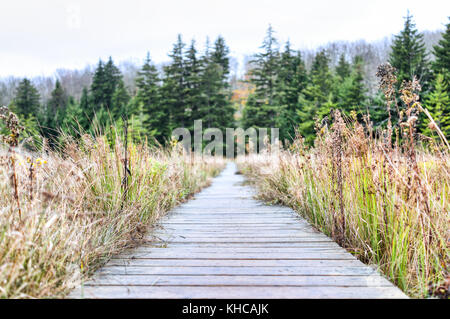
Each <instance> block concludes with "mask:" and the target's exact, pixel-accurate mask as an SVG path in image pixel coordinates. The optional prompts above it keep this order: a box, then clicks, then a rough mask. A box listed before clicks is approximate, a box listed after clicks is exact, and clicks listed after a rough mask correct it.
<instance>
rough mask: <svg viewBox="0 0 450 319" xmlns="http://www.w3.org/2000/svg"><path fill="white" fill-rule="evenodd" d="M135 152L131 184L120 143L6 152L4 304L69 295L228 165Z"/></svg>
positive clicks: (1, 189)
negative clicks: (59, 149)
mask: <svg viewBox="0 0 450 319" xmlns="http://www.w3.org/2000/svg"><path fill="white" fill-rule="evenodd" d="M11 136H12V137H14V132H13V133H12V135H11ZM7 142H9V144H10V145H11V144H14V143H13V142H12V141H11V140H10V141H7ZM11 142H12V143H11ZM127 151H128V152H127V156H126V162H127V170H128V174H126V177H125V173H124V169H125V165H124V162H125V156H124V154H125V152H124V145H123V144H122V142H121V140H120V138H118V137H117V136H116V137H115V139H113V140H112V141H111V140H109V141H107V138H106V137H105V136H99V137H96V138H93V137H90V136H88V135H86V136H84V137H83V138H82V140H81V141H79V142H73V141H72V142H66V143H65V146H64V149H63V150H62V152H58V153H56V152H53V151H47V152H45V151H42V152H41V153H39V154H38V153H28V152H26V151H25V150H24V149H22V148H20V147H10V148H8V147H7V146H6V147H4V148H3V149H2V150H1V153H0V176H1V177H0V207H1V208H0V298H42V297H62V296H64V294H65V293H67V292H68V291H69V290H70V288H71V287H73V286H74V285H76V284H79V283H80V282H81V281H82V280H85V279H86V278H87V277H88V276H89V275H90V274H92V272H93V271H94V270H95V269H97V268H98V267H99V266H101V265H102V264H104V263H105V262H106V261H107V260H108V259H109V258H110V256H111V255H112V254H114V253H117V252H119V251H120V250H122V249H124V248H126V247H130V246H133V245H135V244H137V243H139V242H140V240H141V239H142V238H143V234H144V233H145V232H146V230H147V229H148V228H147V226H148V225H149V224H151V223H153V222H154V221H155V220H157V219H158V218H159V217H160V216H161V215H163V214H164V212H166V211H167V210H169V209H170V208H171V207H173V206H174V205H176V204H177V203H180V202H181V201H184V200H186V199H187V198H188V197H189V196H190V195H191V194H193V193H195V192H196V191H198V190H199V189H200V188H202V187H204V186H206V185H207V184H208V181H209V177H211V176H214V175H216V174H218V172H220V170H221V169H222V168H223V166H224V161H222V160H220V159H200V158H195V159H194V160H192V158H190V157H185V156H184V155H182V152H180V151H179V149H177V148H174V149H173V150H170V151H169V150H162V149H160V148H149V147H147V146H144V145H136V144H131V143H130V144H128V146H127ZM60 154H63V156H62V155H60Z"/></svg>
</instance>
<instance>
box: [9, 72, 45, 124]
mask: <svg viewBox="0 0 450 319" xmlns="http://www.w3.org/2000/svg"><path fill="white" fill-rule="evenodd" d="M39 100H40V96H39V93H38V90H37V89H36V88H35V87H34V86H33V84H32V83H31V81H30V80H28V79H26V78H25V79H23V80H22V81H21V82H20V83H19V86H18V87H17V90H16V96H15V99H14V110H13V111H14V112H15V113H16V114H18V115H22V116H23V117H29V116H34V117H35V118H36V117H37V116H38V112H39V110H40V103H39Z"/></svg>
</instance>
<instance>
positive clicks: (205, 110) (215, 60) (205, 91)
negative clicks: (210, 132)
mask: <svg viewBox="0 0 450 319" xmlns="http://www.w3.org/2000/svg"><path fill="white" fill-rule="evenodd" d="M228 54H229V49H228V47H227V46H226V44H225V40H224V39H223V38H222V37H221V36H219V37H218V38H217V39H216V41H215V42H214V47H213V50H212V51H211V50H210V48H209V41H208V42H207V44H206V52H205V54H204V56H203V57H202V74H201V93H202V94H201V96H202V99H201V104H200V109H199V110H198V111H199V113H198V116H199V118H202V119H203V122H204V123H203V125H204V127H205V128H210V127H216V128H219V129H221V130H225V129H226V128H227V127H231V126H232V124H233V121H234V118H233V115H234V108H233V106H232V104H231V101H230V96H231V92H230V86H229V83H228V76H229V72H230V67H229V63H230V62H229V57H228Z"/></svg>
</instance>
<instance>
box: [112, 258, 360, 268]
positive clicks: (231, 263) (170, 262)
mask: <svg viewBox="0 0 450 319" xmlns="http://www.w3.org/2000/svg"><path fill="white" fill-rule="evenodd" d="M108 265H109V266H128V265H134V266H155V267H180V266H186V267H187V266H191V267H206V266H209V267H243V266H245V267H275V266H281V267H307V266H309V267H350V266H351V267H366V266H365V265H363V264H361V262H359V261H358V260H356V259H351V260H327V259H325V260H322V259H308V260H302V259H300V260H283V259H281V260H280V259H264V260H260V259H256V260H255V259H129V258H126V259H120V258H113V259H111V261H110V262H109V263H108Z"/></svg>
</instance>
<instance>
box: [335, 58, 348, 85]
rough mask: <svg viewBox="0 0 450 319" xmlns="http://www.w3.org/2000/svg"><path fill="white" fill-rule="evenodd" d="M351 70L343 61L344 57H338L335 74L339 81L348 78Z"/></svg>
mask: <svg viewBox="0 0 450 319" xmlns="http://www.w3.org/2000/svg"><path fill="white" fill-rule="evenodd" d="M350 73H351V69H350V64H349V63H348V62H347V60H346V59H345V55H344V54H343V53H342V54H341V56H340V57H339V62H338V65H337V66H336V74H337V76H338V77H339V79H340V80H341V81H342V80H344V79H346V78H347V77H349V76H350Z"/></svg>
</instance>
